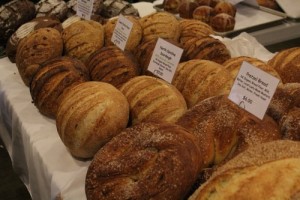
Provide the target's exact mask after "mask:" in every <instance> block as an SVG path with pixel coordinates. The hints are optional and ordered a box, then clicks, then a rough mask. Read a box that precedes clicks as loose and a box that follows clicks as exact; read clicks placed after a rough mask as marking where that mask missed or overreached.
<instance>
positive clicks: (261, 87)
mask: <svg viewBox="0 0 300 200" xmlns="http://www.w3.org/2000/svg"><path fill="white" fill-rule="evenodd" d="M278 83H279V79H277V78H276V77H274V76H272V75H270V74H268V73H267V72H265V71H263V70H261V69H259V68H257V67H255V66H253V65H251V64H250V63H248V62H243V64H242V66H241V68H240V71H239V73H238V75H237V77H236V79H235V82H234V84H233V86H232V88H231V91H230V94H229V96H228V98H229V99H230V100H231V101H233V102H234V103H236V104H237V105H239V106H240V107H241V108H243V109H245V110H247V111H248V112H250V113H251V114H253V115H255V116H256V117H258V118H259V119H263V117H264V115H265V113H266V111H267V109H268V106H269V104H270V101H271V99H272V97H273V95H274V93H275V90H276V88H277V85H278Z"/></svg>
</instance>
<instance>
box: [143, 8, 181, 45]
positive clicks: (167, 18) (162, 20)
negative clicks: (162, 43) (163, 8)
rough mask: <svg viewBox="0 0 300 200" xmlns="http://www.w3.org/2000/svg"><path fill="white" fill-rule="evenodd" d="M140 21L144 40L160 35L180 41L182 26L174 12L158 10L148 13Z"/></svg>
mask: <svg viewBox="0 0 300 200" xmlns="http://www.w3.org/2000/svg"><path fill="white" fill-rule="evenodd" d="M139 21H140V24H141V26H142V29H143V39H142V40H143V41H148V40H150V39H152V38H158V37H160V38H164V39H171V40H174V41H178V38H179V36H180V26H179V22H178V20H177V19H176V17H175V16H174V15H173V14H171V13H168V12H157V13H153V14H150V15H146V16H144V17H142V18H141V19H140V20H139Z"/></svg>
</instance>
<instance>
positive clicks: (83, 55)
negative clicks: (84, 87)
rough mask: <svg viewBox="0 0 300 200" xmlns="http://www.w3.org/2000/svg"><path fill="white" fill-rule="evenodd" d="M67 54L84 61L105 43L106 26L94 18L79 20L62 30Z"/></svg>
mask: <svg viewBox="0 0 300 200" xmlns="http://www.w3.org/2000/svg"><path fill="white" fill-rule="evenodd" d="M62 38H63V41H64V50H65V54H66V55H67V56H70V57H74V58H77V59H79V60H81V61H82V62H83V63H85V62H86V60H87V59H88V57H89V56H90V55H91V54H92V53H94V52H95V51H96V50H98V49H100V48H101V47H103V45H104V28H103V26H102V25H101V24H100V23H98V22H95V21H92V20H81V21H77V22H75V23H73V24H71V25H69V26H68V27H67V28H65V29H64V30H63V32H62Z"/></svg>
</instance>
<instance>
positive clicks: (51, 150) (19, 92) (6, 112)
mask: <svg viewBox="0 0 300 200" xmlns="http://www.w3.org/2000/svg"><path fill="white" fill-rule="evenodd" d="M31 101H32V99H31V96H30V92H29V88H28V87H26V86H25V85H24V83H23V82H22V80H21V77H20V75H19V73H18V70H17V67H16V65H15V64H13V63H11V62H10V61H9V60H8V59H7V58H2V59H0V136H1V139H2V140H3V142H4V144H5V146H6V148H7V150H8V153H9V155H10V157H11V160H12V164H13V167H14V170H15V171H16V172H17V173H18V175H19V176H20V178H21V179H22V181H23V182H24V183H25V185H26V187H27V188H28V190H29V192H30V193H31V196H32V199H33V200H47V199H55V198H56V197H57V196H60V197H61V198H62V199H64V200H67V199H70V200H71V199H72V200H77V199H78V200H84V199H86V197H85V192H84V182H85V175H86V171H87V168H88V165H89V163H90V161H80V160H77V159H75V158H73V157H72V156H71V155H70V153H69V152H68V150H67V149H66V147H65V146H64V145H63V143H62V142H61V140H60V138H59V136H58V133H57V130H56V125H55V120H53V119H49V118H47V117H44V116H43V115H41V114H40V113H39V111H38V110H37V108H36V107H35V106H34V104H33V103H32V102H31ZM0 165H1V163H0Z"/></svg>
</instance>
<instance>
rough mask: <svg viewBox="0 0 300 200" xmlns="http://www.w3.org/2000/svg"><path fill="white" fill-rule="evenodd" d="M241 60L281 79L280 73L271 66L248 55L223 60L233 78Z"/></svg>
mask: <svg viewBox="0 0 300 200" xmlns="http://www.w3.org/2000/svg"><path fill="white" fill-rule="evenodd" d="M243 62H248V63H250V64H251V65H253V66H255V67H257V68H259V69H261V70H263V71H265V72H267V73H269V74H270V75H272V76H274V77H276V78H278V79H279V80H280V81H281V78H280V75H279V74H278V73H277V71H276V70H275V69H274V68H273V67H271V66H270V65H269V64H267V63H265V62H263V61H262V60H259V59H257V58H254V57H248V56H238V57H234V58H231V59H228V60H227V61H226V62H224V63H223V66H224V67H225V68H226V69H227V70H228V71H230V73H231V75H232V77H233V78H235V77H236V76H237V74H238V72H239V70H240V68H241V65H242V63H243Z"/></svg>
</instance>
